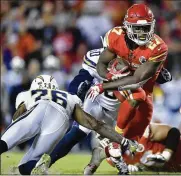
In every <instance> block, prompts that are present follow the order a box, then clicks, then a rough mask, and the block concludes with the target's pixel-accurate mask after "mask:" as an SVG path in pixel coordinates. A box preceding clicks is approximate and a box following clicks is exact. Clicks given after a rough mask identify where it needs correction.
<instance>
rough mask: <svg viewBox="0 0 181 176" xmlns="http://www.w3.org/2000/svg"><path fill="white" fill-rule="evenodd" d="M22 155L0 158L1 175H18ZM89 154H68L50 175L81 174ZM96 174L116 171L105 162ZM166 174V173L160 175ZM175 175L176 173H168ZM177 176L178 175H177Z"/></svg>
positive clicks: (16, 154)
mask: <svg viewBox="0 0 181 176" xmlns="http://www.w3.org/2000/svg"><path fill="white" fill-rule="evenodd" d="M23 155H24V154H23V153H17V152H16V153H15V152H7V153H5V154H2V156H1V174H2V175H3V174H6V175H10V174H18V173H19V172H18V169H17V165H18V163H19V161H20V159H21V158H22V156H23ZM89 159H90V155H89V154H69V155H68V156H66V157H64V158H62V159H61V160H59V161H58V162H56V164H54V165H53V166H52V167H51V168H50V170H49V173H50V174H59V175H60V174H82V171H83V169H84V167H85V165H86V164H87V163H88V162H89ZM96 173H97V174H109V175H116V174H117V170H116V169H115V168H113V167H110V166H109V165H108V164H107V163H106V161H104V162H103V163H102V164H101V166H100V167H99V168H98V170H97V172H96ZM137 174H158V173H154V172H144V173H137ZM161 174H168V173H161ZM169 174H172V175H173V174H176V173H169ZM178 174H179V173H178Z"/></svg>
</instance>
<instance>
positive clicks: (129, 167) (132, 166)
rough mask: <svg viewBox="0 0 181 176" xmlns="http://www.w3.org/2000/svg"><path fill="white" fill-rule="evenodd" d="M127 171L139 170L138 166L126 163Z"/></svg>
mask: <svg viewBox="0 0 181 176" xmlns="http://www.w3.org/2000/svg"><path fill="white" fill-rule="evenodd" d="M128 171H129V172H138V171H139V168H138V167H137V166H135V165H131V164H129V165H128Z"/></svg>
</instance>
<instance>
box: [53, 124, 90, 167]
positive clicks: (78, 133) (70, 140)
mask: <svg viewBox="0 0 181 176" xmlns="http://www.w3.org/2000/svg"><path fill="white" fill-rule="evenodd" d="M86 136H87V133H85V132H84V131H82V130H81V129H80V128H79V125H78V124H74V125H73V126H72V128H71V130H70V131H69V132H68V133H67V134H66V135H65V136H64V137H63V138H62V139H61V140H60V141H59V143H58V144H57V145H56V147H55V148H54V150H53V151H52V153H51V154H50V157H51V164H50V166H51V165H52V164H54V163H55V162H56V161H57V160H59V159H60V158H62V157H64V156H66V155H67V154H68V153H69V152H70V151H71V149H72V148H73V147H74V146H75V145H76V144H77V143H78V142H80V141H81V140H83V139H84V138H85V137H86Z"/></svg>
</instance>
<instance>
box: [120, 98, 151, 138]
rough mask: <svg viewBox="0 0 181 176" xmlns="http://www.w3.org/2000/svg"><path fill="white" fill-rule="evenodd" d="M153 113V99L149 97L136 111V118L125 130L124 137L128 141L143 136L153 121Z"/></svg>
mask: <svg viewBox="0 0 181 176" xmlns="http://www.w3.org/2000/svg"><path fill="white" fill-rule="evenodd" d="M152 113H153V105H152V98H151V97H147V98H146V100H145V101H144V102H141V103H140V105H139V107H138V109H137V110H136V114H135V117H134V118H133V120H132V121H131V122H129V124H128V125H127V126H126V128H125V130H124V136H125V137H127V138H128V139H135V137H140V138H141V136H142V135H143V133H144V131H145V129H146V127H147V126H148V124H149V123H150V121H151V118H152Z"/></svg>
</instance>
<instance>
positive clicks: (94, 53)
mask: <svg viewBox="0 0 181 176" xmlns="http://www.w3.org/2000/svg"><path fill="white" fill-rule="evenodd" d="M103 50H104V49H103V48H100V49H94V50H90V51H88V52H87V53H86V55H85V56H84V59H83V64H85V65H87V66H89V67H91V68H93V69H96V65H97V62H98V60H99V56H100V54H101V53H102V51H103Z"/></svg>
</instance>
